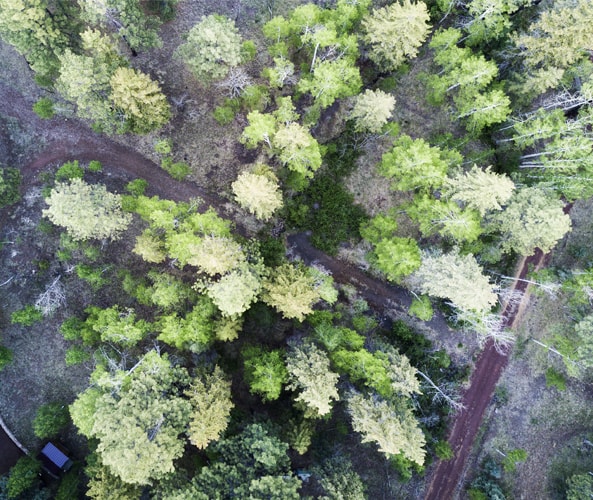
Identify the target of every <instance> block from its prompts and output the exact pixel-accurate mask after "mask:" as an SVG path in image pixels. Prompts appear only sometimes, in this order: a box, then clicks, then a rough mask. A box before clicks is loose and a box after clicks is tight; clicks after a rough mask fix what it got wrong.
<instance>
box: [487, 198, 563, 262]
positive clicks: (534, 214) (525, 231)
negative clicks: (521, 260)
mask: <svg viewBox="0 0 593 500" xmlns="http://www.w3.org/2000/svg"><path fill="white" fill-rule="evenodd" d="M491 227H492V228H493V229H494V230H496V231H498V232H500V233H501V235H502V237H501V247H502V249H503V250H504V251H506V252H509V251H515V252H517V253H518V254H519V255H531V254H532V253H533V252H534V251H535V249H536V248H539V249H541V250H542V251H543V252H544V253H545V252H549V251H550V250H551V249H552V248H553V247H554V245H556V243H557V242H558V241H559V240H560V239H561V238H562V237H563V236H564V235H565V234H566V233H567V232H568V231H570V228H571V222H570V217H569V216H568V214H565V213H564V203H562V201H560V200H559V199H558V198H556V197H554V196H550V195H549V194H547V193H546V192H544V191H543V190H542V189H540V188H538V187H526V188H523V189H520V190H517V191H516V192H515V193H514V194H513V196H512V197H511V199H510V200H509V202H508V204H507V206H506V207H505V209H504V210H503V211H501V212H498V213H496V214H494V215H493V216H492V221H491Z"/></svg>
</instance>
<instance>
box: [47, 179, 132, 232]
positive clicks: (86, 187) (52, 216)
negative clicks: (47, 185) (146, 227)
mask: <svg viewBox="0 0 593 500" xmlns="http://www.w3.org/2000/svg"><path fill="white" fill-rule="evenodd" d="M46 202H47V204H48V205H49V207H48V208H46V209H45V210H43V216H44V217H47V218H48V219H49V220H51V221H52V222H53V223H54V224H56V225H58V226H62V227H64V228H66V230H67V231H68V233H69V234H70V236H72V238H73V239H74V240H77V241H83V240H89V239H92V238H98V239H111V240H115V239H117V238H119V237H121V234H122V233H123V231H125V230H126V228H127V227H128V225H129V224H130V222H131V220H132V217H131V215H130V214H128V213H124V212H122V210H121V197H120V196H119V195H117V194H113V193H110V192H108V191H107V189H106V188H105V186H103V185H102V184H95V185H90V184H87V183H86V182H84V181H83V180H82V179H78V178H75V179H72V180H71V181H70V183H68V184H66V183H61V182H60V183H57V184H56V186H55V187H54V188H53V189H52V191H51V193H50V195H49V196H48V197H47V199H46Z"/></svg>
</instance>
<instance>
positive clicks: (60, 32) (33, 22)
mask: <svg viewBox="0 0 593 500" xmlns="http://www.w3.org/2000/svg"><path fill="white" fill-rule="evenodd" d="M56 7H57V8H54V7H53V6H52V8H50V4H49V2H48V1H47V0H0V37H2V39H3V40H4V41H6V42H7V43H9V44H10V45H12V46H13V47H14V48H15V49H16V50H17V51H18V52H19V53H20V54H22V55H23V56H24V57H25V59H26V60H27V62H28V63H29V66H30V67H31V69H32V70H33V71H35V72H36V73H37V74H38V76H40V77H42V79H43V80H44V81H47V82H48V83H49V82H50V81H51V79H53V78H54V77H55V75H56V72H57V70H58V68H59V66H60V63H59V61H58V57H59V56H60V55H61V54H62V53H63V52H64V50H65V49H66V47H68V46H69V45H70V40H69V37H70V36H73V35H75V33H72V32H71V31H75V29H72V25H70V27H69V26H68V19H67V17H68V16H69V15H71V14H72V13H71V12H70V10H71V9H72V8H71V7H68V6H67V4H61V3H58V5H57V6H56ZM69 28H70V29H69Z"/></svg>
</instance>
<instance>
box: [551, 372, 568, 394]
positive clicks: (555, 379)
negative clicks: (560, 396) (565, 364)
mask: <svg viewBox="0 0 593 500" xmlns="http://www.w3.org/2000/svg"><path fill="white" fill-rule="evenodd" d="M546 387H556V389H558V390H559V391H563V390H565V389H566V378H565V377H564V375H563V374H562V373H560V372H559V371H558V370H556V369H555V368H553V367H550V368H548V369H547V370H546Z"/></svg>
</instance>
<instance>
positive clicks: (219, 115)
mask: <svg viewBox="0 0 593 500" xmlns="http://www.w3.org/2000/svg"><path fill="white" fill-rule="evenodd" d="M212 116H213V117H214V119H215V120H216V121H217V122H218V124H219V125H228V124H229V123H231V122H232V121H233V120H234V119H235V111H234V110H233V108H231V107H230V106H226V105H224V106H217V107H216V108H215V109H214V111H213V113H212Z"/></svg>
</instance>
